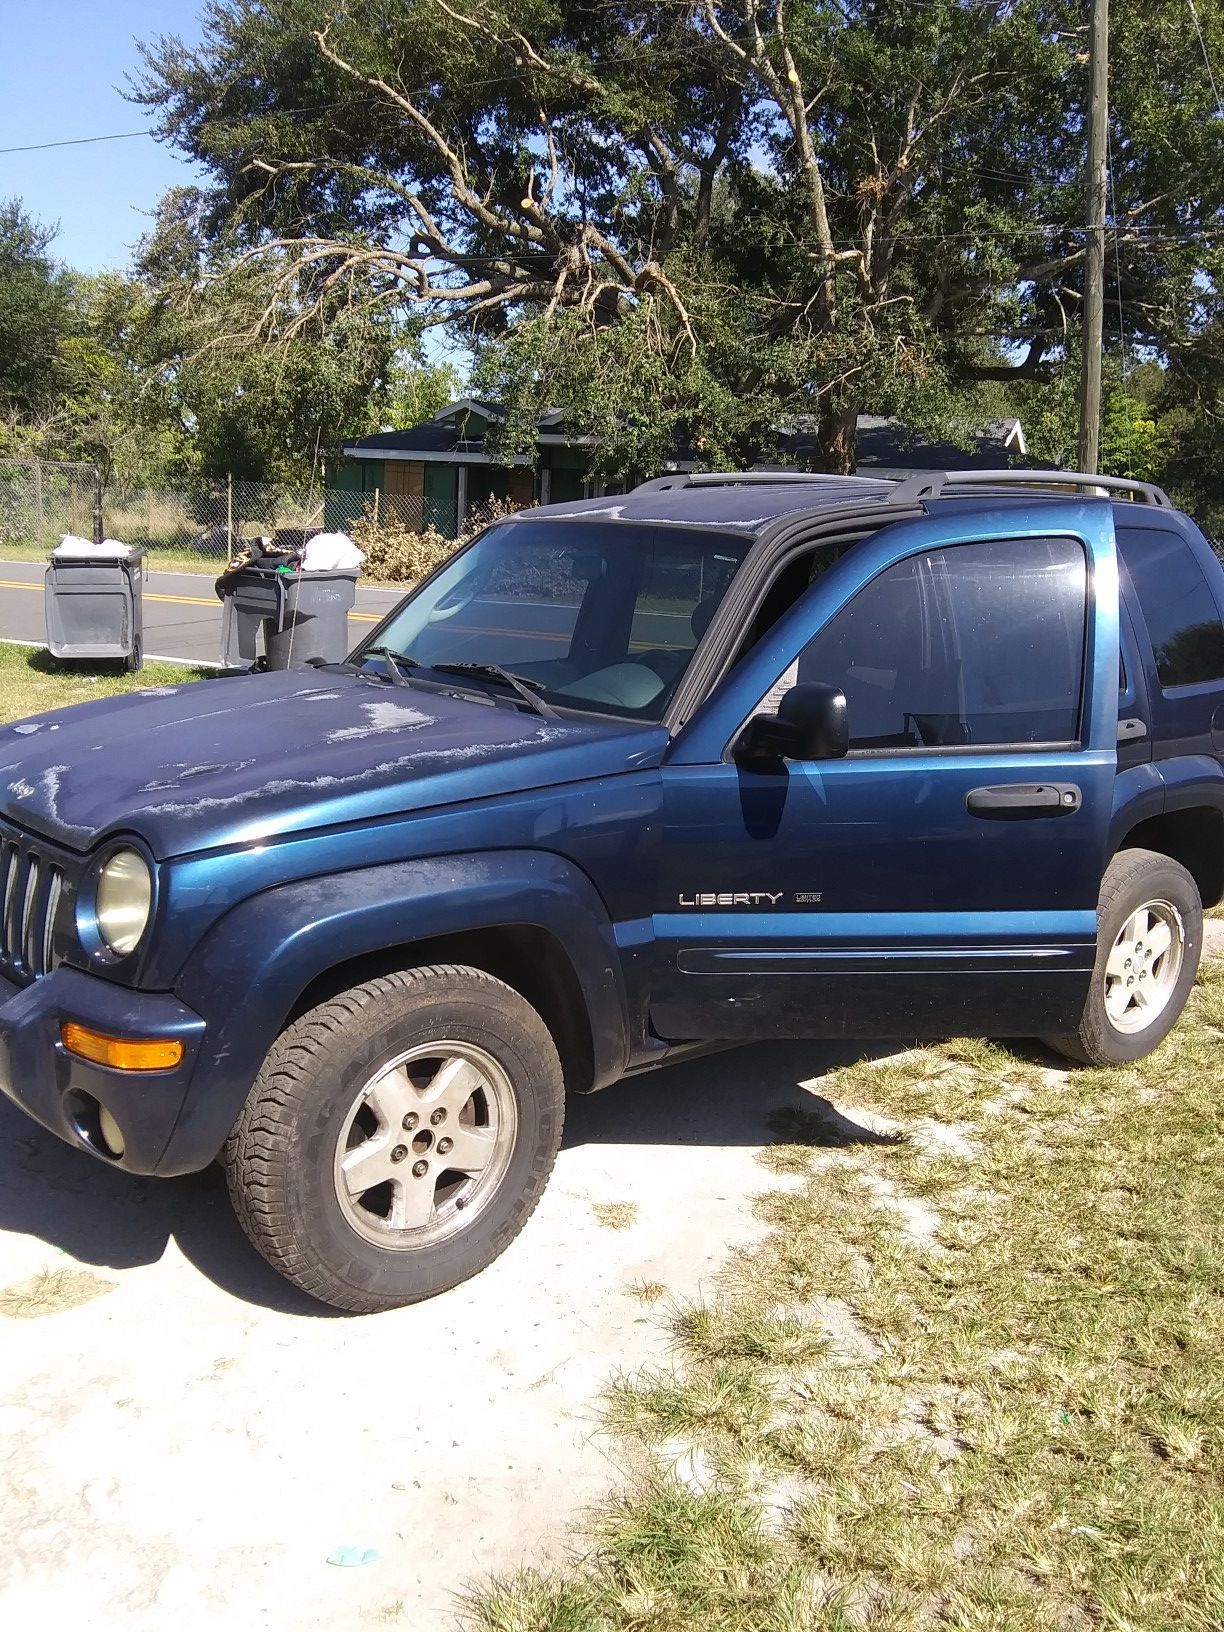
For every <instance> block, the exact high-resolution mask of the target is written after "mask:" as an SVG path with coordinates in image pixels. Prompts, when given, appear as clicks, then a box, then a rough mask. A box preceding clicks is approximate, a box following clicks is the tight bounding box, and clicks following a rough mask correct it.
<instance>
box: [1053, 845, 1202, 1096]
mask: <svg viewBox="0 0 1224 1632" xmlns="http://www.w3.org/2000/svg"><path fill="white" fill-rule="evenodd" d="M1202 948H1203V904H1202V901H1201V900H1200V898H1199V893H1198V887H1197V885H1196V884H1195V882H1194V880H1193V878H1192V877H1191V876H1190V874H1189V873H1188V872H1187V871H1186V869H1185V868H1184V867H1183V866H1182V865H1181V864H1180V863H1179V862H1176V861H1172V860H1171V859H1170V858H1169V857H1168V856H1162V855H1158V854H1157V853H1156V852H1155V851H1152V850H1122V851H1120V852H1119V853H1118V855H1116V856H1115V857H1114V859H1113V860H1112V861H1111V862H1110V864H1109V868H1108V870H1107V871H1106V874H1105V878H1104V881H1103V882H1102V884H1101V896H1100V903H1099V906H1098V908H1097V957H1096V966H1095V968H1094V970H1093V974H1092V989H1091V991H1090V992H1089V994H1088V1001H1087V1003H1086V1004H1085V1006H1084V1014H1083V1018H1082V1019H1081V1021H1080V1024H1079V1030H1078V1031H1077V1032H1075V1033H1074V1034H1073V1035H1072V1036H1067V1037H1050V1038H1047V1039H1046V1040H1047V1042H1048V1043H1049V1044H1050V1046H1051V1047H1052V1048H1055V1049H1057V1050H1058V1052H1059V1053H1060V1054H1065V1055H1066V1057H1067V1058H1068V1059H1071V1060H1076V1061H1079V1062H1080V1063H1082V1064H1087V1065H1125V1064H1127V1063H1128V1062H1129V1061H1131V1060H1141V1059H1143V1057H1144V1056H1145V1055H1147V1054H1150V1053H1151V1052H1152V1050H1153V1049H1154V1048H1156V1047H1157V1045H1158V1044H1160V1043H1162V1042H1163V1041H1164V1039H1165V1038H1166V1037H1167V1036H1168V1034H1169V1032H1170V1031H1172V1029H1173V1027H1174V1026H1175V1025H1176V1024H1177V1021H1178V1018H1179V1016H1180V1015H1181V1012H1182V1010H1183V1009H1184V1008H1185V1006H1186V999H1187V998H1188V997H1189V995H1190V989H1191V987H1192V986H1193V985H1194V977H1195V975H1196V974H1197V973H1198V966H1199V958H1200V956H1201V954H1202Z"/></svg>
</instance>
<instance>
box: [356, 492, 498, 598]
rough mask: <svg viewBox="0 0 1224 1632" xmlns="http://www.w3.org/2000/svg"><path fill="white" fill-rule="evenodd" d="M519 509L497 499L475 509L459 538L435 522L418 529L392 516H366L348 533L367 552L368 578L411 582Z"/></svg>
mask: <svg viewBox="0 0 1224 1632" xmlns="http://www.w3.org/2000/svg"><path fill="white" fill-rule="evenodd" d="M519 508H520V506H519V505H515V504H509V503H505V502H503V501H502V500H499V499H494V500H492V501H491V502H490V503H489V504H486V505H482V506H481V507H480V508H479V509H478V510H474V511H472V513H471V514H470V515H469V516H468V518H467V520H466V522H465V523H464V526H463V531H462V532H461V533H460V535H459V537H458V538H446V537H444V536H443V535H442V534H441V533H440V532H439V531H438V529H437V528H436V527H434V526H433V525H432V524H431V525H430V526H427V527H425V528H417V527H413V526H411V525H410V524H408V523H407V522H403V521H399V520H397V519H396V518H395V517H393V516H392V517H380V518H379V520H377V521H375V519H374V517H373V516H372V515H364V516H362V517H361V518H360V519H359V520H358V521H355V522H353V524H352V525H351V526H350V527H349V529H348V532H349V536H350V538H351V539H352V540H353V542H354V543H355V544H356V545H357V548H358V549H359V550H364V551H365V555H366V561H365V566H364V568H363V569H362V570H363V572H364V573H365V575H366V576H367V577H369V578H380V579H382V580H383V581H384V582H385V583H390V584H411V583H415V582H416V580H417V579H418V578H424V577H425V576H426V575H427V574H428V573H431V572H432V571H433V570H434V568H435V567H437V566H440V565H441V564H442V562H443V561H445V560H446V558H447V556H448V555H453V554H454V552H455V551H456V550H457V549H458V548H459V546H460V545H461V544H466V543H467V542H468V540H469V539H472V538H475V536H476V534H477V533H480V532H483V531H484V529H485V528H486V527H488V526H490V525H491V524H492V523H493V522H495V521H500V520H501V519H502V517H503V516H509V515H513V514H514V512H515V510H517V509H519Z"/></svg>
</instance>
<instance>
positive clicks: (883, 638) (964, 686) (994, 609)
mask: <svg viewBox="0 0 1224 1632" xmlns="http://www.w3.org/2000/svg"><path fill="white" fill-rule="evenodd" d="M1087 582H1088V578H1087V562H1086V560H1085V556H1084V551H1083V549H1082V547H1081V546H1080V545H1079V544H1078V543H1076V541H1075V540H1074V539H1067V538H1048V539H1047V538H1043V539H1002V540H991V541H988V542H983V543H980V544H962V545H957V546H955V547H952V548H948V549H942V550H935V551H931V552H930V553H929V554H926V555H921V556H912V557H910V558H908V559H907V560H904V561H899V562H897V563H896V564H895V565H894V566H892V567H889V568H887V569H886V570H885V571H884V572H882V573H881V574H880V576H879V577H878V578H875V579H873V581H872V582H871V583H870V584H868V585H867V586H866V587H865V588H864V589H862V590H860V591H859V593H858V594H857V595H856V596H855V597H854V599H853V600H852V601H851V602H850V603H849V604H848V605H847V606H845V607H844V608H843V609H842V611H841V612H839V613H838V614H837V616H836V617H835V618H833V619H832V621H831V622H830V623H828V624H827V625H826V626H825V627H824V629H822V630H821V631H820V633H819V634H818V635H817V636H816V637H815V639H813V640H812V641H811V642H810V643H809V645H808V646H807V648H806V649H805V650H804V652H803V653H802V655H801V656H800V658H799V662H798V664H797V666H796V669H795V671H794V672H793V673H792V674H790V675H788V676H786V677H784V680H785V681H786V683H789V684H793V683H794V682H795V681H796V680H803V681H806V680H824V681H827V682H829V683H830V684H832V685H835V686H838V687H839V688H840V689H841V690H842V691H844V692H845V694H846V702H847V714H848V719H849V725H850V738H851V747H852V748H857V749H859V750H871V749H877V750H878V749H888V748H941V747H970V746H1005V745H1012V744H1015V745H1020V746H1023V745H1025V744H1029V743H1038V742H1074V741H1076V740H1077V739H1078V737H1079V720H1080V698H1081V692H1082V688H1083V668H1084V634H1085V624H1086V618H1087ZM774 689H775V693H777V692H778V690H779V688H778V687H775V688H774ZM782 689H785V688H784V686H783V688H782ZM772 697H773V694H771V699H772Z"/></svg>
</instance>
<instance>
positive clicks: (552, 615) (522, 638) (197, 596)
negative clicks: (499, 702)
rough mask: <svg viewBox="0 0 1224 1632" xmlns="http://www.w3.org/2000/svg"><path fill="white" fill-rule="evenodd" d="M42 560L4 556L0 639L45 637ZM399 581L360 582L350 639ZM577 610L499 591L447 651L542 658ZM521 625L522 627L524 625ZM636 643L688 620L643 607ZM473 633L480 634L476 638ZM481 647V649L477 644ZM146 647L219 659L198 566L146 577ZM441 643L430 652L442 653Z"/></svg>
mask: <svg viewBox="0 0 1224 1632" xmlns="http://www.w3.org/2000/svg"><path fill="white" fill-rule="evenodd" d="M44 571H45V568H44V565H43V563H42V562H41V561H5V560H2V559H0V640H33V641H38V642H40V643H41V642H45V639H46V625H45V622H44V615H43V606H42V596H43V574H44ZM403 595H404V591H403V590H399V589H375V588H372V587H367V586H365V585H362V584H359V585H358V587H357V603H356V606H355V608H354V610H353V611H352V612H350V613H349V643H350V646H355V645H356V644H357V642H358V640H360V639H361V637H362V636H363V635H364V634H366V633H368V631H369V629H370V627H371V626H372V625H373V624H375V623H378V622H379V621H380V620H381V619H382V618H383V617H385V616H386V614H387V613H388V612H389V611H390V610H391V608H392V607H393V606H395V605H396V603H397V602H398V601H400V600H401V599H402V598H403ZM573 615H574V610H573V608H572V607H571V606H567V605H564V604H560V603H550V602H531V601H527V600H520V601H511V602H506V601H504V600H500V599H498V598H496V597H490V598H489V599H488V600H477V601H474V602H473V603H472V606H471V607H470V608H464V609H462V610H461V611H460V612H459V613H458V614H457V615H456V616H455V618H454V619H453V621H450V620H447V621H445V622H444V623H441V624H439V625H438V631H439V634H441V633H442V632H443V631H445V634H446V636H447V637H448V639H447V641H446V651H445V655H446V656H447V657H448V658H449V659H451V660H454V659H456V658H458V659H467V658H472V657H478V656H480V655H482V650H483V652H485V653H487V650H488V647H487V635H488V634H489V633H490V632H496V633H497V635H498V636H499V643H498V652H497V661H499V662H501V663H520V662H524V663H525V662H529V661H538V660H539V659H541V658H550V657H553V656H556V655H558V648H560V649H561V652H562V654H563V653H564V651H565V650H568V647H569V640H570V629H571V626H572V620H573ZM520 631H521V633H520ZM633 634H634V639H633V640H632V641H631V642H630V650H631V651H647V650H650V649H651V648H653V647H665V648H668V649H670V648H672V647H674V646H676V645H683V644H686V643H687V642H688V640H689V639H690V638H691V637H690V636H689V620H688V618H687V617H686V616H685V615H684V614H677V613H673V612H646V613H639V615H638V617H637V619H636V621H635V623H634V629H633ZM474 636H478V637H479V638H477V639H473V637H474ZM478 648H479V649H478ZM144 649H145V655H146V657H149V658H155V657H170V658H182V659H187V660H190V661H193V662H204V663H216V662H217V661H218V660H219V658H220V654H221V603H220V602H219V601H218V600H217V597H216V595H215V593H214V591H213V580H212V579H211V578H210V577H208V576H207V575H206V574H202V573H194V572H150V573H148V575H147V576H146V578H145V584H144ZM437 655H438V653H437V652H436V651H434V652H431V653H430V656H437Z"/></svg>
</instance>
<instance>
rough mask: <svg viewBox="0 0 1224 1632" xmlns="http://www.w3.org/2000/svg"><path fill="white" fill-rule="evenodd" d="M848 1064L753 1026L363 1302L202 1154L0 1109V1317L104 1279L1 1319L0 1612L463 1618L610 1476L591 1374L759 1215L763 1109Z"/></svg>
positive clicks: (226, 1618)
mask: <svg viewBox="0 0 1224 1632" xmlns="http://www.w3.org/2000/svg"><path fill="white" fill-rule="evenodd" d="M852 1052H853V1051H852V1050H850V1051H846V1052H843V1053H842V1054H841V1055H840V1058H841V1059H846V1058H849V1057H850V1055H851V1053H852ZM831 1063H833V1055H832V1053H831V1051H830V1049H829V1048H828V1047H827V1046H824V1045H819V1044H803V1045H799V1044H786V1045H783V1044H778V1045H768V1046H764V1045H762V1046H758V1047H755V1048H750V1049H739V1050H736V1051H735V1052H731V1053H725V1054H721V1055H717V1056H713V1057H709V1058H706V1059H704V1060H701V1061H693V1062H690V1063H688V1064H685V1065H678V1066H673V1067H671V1068H670V1069H668V1070H667V1071H663V1072H659V1073H656V1074H654V1075H651V1076H647V1077H642V1078H638V1079H636V1080H634V1081H631V1082H628V1083H624V1084H621V1085H620V1086H619V1087H616V1088H613V1089H610V1090H608V1091H607V1092H605V1093H603V1094H600V1095H597V1096H595V1097H593V1098H591V1099H586V1100H580V1101H578V1102H577V1103H576V1104H574V1105H573V1106H572V1107H571V1113H570V1118H569V1123H568V1128H567V1134H566V1141H565V1146H564V1148H563V1150H562V1152H561V1156H560V1159H559V1162H558V1166H557V1171H556V1173H555V1175H554V1178H553V1181H552V1184H551V1186H550V1188H549V1190H548V1192H547V1193H546V1195H545V1198H544V1200H543V1202H542V1203H541V1205H540V1208H539V1211H538V1212H537V1214H536V1216H535V1218H534V1219H533V1220H532V1221H531V1223H530V1224H529V1225H528V1227H527V1230H526V1232H525V1233H524V1234H523V1235H522V1236H521V1237H520V1238H519V1240H518V1241H517V1242H516V1243H515V1244H514V1245H513V1246H512V1247H511V1249H510V1250H509V1252H508V1253H507V1254H506V1255H505V1256H504V1257H503V1258H502V1259H500V1260H499V1261H498V1263H496V1264H495V1265H493V1267H492V1268H491V1269H490V1270H488V1271H486V1272H485V1274H483V1275H482V1276H480V1277H479V1278H478V1279H477V1280H475V1281H474V1282H471V1283H469V1284H468V1285H467V1286H464V1287H460V1288H459V1289H458V1290H456V1291H454V1292H452V1293H449V1294H447V1295H445V1296H443V1297H440V1298H436V1299H434V1300H433V1301H432V1302H430V1303H427V1304H421V1305H418V1306H416V1307H414V1308H411V1309H405V1310H400V1311H398V1312H396V1313H393V1314H388V1315H380V1316H376V1317H367V1318H352V1317H340V1316H332V1315H329V1314H328V1313H327V1312H326V1311H322V1310H320V1309H319V1308H318V1307H317V1306H316V1305H313V1304H309V1303H308V1302H307V1301H306V1300H305V1299H304V1298H300V1297H298V1296H297V1294H295V1293H294V1292H293V1291H292V1289H291V1288H289V1287H287V1286H286V1285H285V1284H284V1283H283V1282H281V1281H280V1280H279V1278H278V1277H277V1276H275V1275H274V1274H273V1273H272V1271H271V1270H269V1269H267V1268H266V1267H265V1266H264V1264H263V1262H262V1260H260V1259H259V1258H258V1257H257V1256H256V1255H255V1254H254V1252H253V1251H252V1250H251V1249H250V1248H249V1247H248V1246H247V1244H246V1241H245V1240H244V1238H243V1237H242V1236H241V1235H240V1233H239V1231H238V1227H237V1225H236V1223H235V1222H234V1220H233V1218H232V1216H231V1215H230V1212H229V1208H228V1203H227V1200H226V1197H225V1193H224V1186H223V1181H222V1180H221V1178H220V1175H219V1174H218V1173H217V1172H216V1170H213V1171H211V1172H209V1173H206V1174H201V1175H198V1176H196V1177H194V1178H191V1179H182V1180H174V1181H162V1182H157V1181H142V1180H133V1179H128V1178H125V1177H124V1176H123V1175H121V1174H117V1173H114V1172H111V1171H109V1170H107V1169H106V1168H104V1167H103V1166H102V1165H101V1164H99V1163H98V1162H96V1161H94V1160H93V1159H91V1158H89V1157H87V1156H84V1155H79V1154H77V1153H76V1152H74V1151H71V1150H69V1149H68V1148H67V1147H65V1146H62V1145H60V1144H59V1142H58V1141H56V1140H55V1139H53V1138H52V1137H51V1136H50V1135H47V1134H44V1133H43V1132H42V1131H41V1130H40V1129H38V1128H36V1127H35V1126H34V1125H33V1124H31V1123H28V1122H27V1121H26V1120H25V1119H24V1118H23V1117H22V1116H21V1115H20V1114H19V1113H18V1112H16V1111H15V1110H14V1109H13V1108H12V1107H11V1106H10V1105H8V1104H7V1103H5V1102H0V1311H2V1310H4V1309H5V1308H8V1309H9V1310H13V1309H17V1308H21V1307H27V1306H23V1305H22V1304H21V1303H20V1301H19V1300H18V1299H17V1298H15V1297H14V1295H13V1293H12V1290H11V1289H13V1288H18V1289H21V1288H23V1287H26V1286H27V1285H29V1283H30V1282H31V1280H32V1279H33V1278H34V1277H38V1276H40V1275H42V1274H44V1273H46V1272H51V1273H52V1274H55V1272H63V1271H68V1272H70V1273H69V1275H67V1276H65V1275H63V1274H60V1275H59V1276H58V1279H57V1281H56V1282H53V1283H51V1284H52V1285H60V1284H64V1283H65V1282H70V1283H73V1290H74V1291H75V1295H81V1294H82V1293H84V1294H88V1293H96V1292H97V1293H100V1295H97V1296H93V1297H92V1298H91V1301H88V1302H84V1303H81V1304H79V1305H78V1306H76V1307H70V1308H64V1309H58V1310H55V1311H51V1312H43V1313H33V1314H29V1313H27V1314H25V1315H18V1314H15V1313H12V1312H9V1313H4V1312H0V1537H2V1538H3V1546H2V1547H0V1626H9V1627H17V1626H26V1625H39V1626H47V1627H69V1626H71V1627H74V1628H77V1629H84V1632H93V1629H95V1628H97V1629H103V1632H110V1629H120V1628H121V1629H123V1632H144V1629H146V1628H148V1629H153V1628H156V1629H158V1632H162V1629H164V1628H165V1627H167V1626H170V1625H173V1626H174V1627H175V1628H176V1632H193V1629H195V1628H197V1627H198V1628H208V1629H210V1632H215V1628H216V1627H218V1626H221V1625H227V1626H231V1627H234V1628H241V1629H242V1632H247V1629H252V1628H260V1629H267V1632H291V1629H292V1632H303V1629H307V1628H328V1629H332V1628H334V1629H337V1632H338V1629H340V1628H344V1632H354V1629H355V1628H359V1627H365V1626H379V1625H395V1624H402V1625H405V1626H409V1625H410V1626H412V1627H413V1628H414V1629H416V1632H433V1629H435V1628H439V1629H440V1628H446V1627H452V1626H454V1625H456V1624H457V1621H456V1614H455V1593H456V1592H457V1591H458V1590H459V1589H461V1588H462V1586H463V1584H464V1582H465V1581H467V1580H469V1579H470V1578H472V1577H473V1576H478V1575H480V1574H482V1573H484V1572H488V1571H501V1570H507V1569H511V1568H513V1567H515V1566H516V1565H519V1564H521V1563H523V1562H531V1561H539V1560H541V1559H544V1558H546V1557H547V1556H548V1555H549V1550H550V1549H551V1550H552V1551H553V1552H554V1553H555V1552H556V1550H557V1548H558V1546H559V1545H560V1544H561V1543H562V1542H563V1541H564V1538H565V1532H566V1526H567V1524H568V1523H569V1521H570V1520H571V1519H572V1518H573V1517H574V1516H575V1515H576V1514H578V1513H579V1512H580V1510H581V1508H582V1506H583V1504H584V1503H585V1502H587V1501H589V1500H592V1499H593V1498H595V1497H596V1496H597V1495H599V1494H600V1493H601V1492H602V1491H603V1490H605V1489H606V1488H607V1486H608V1484H609V1483H610V1482H611V1480H612V1479H613V1477H614V1469H613V1468H612V1467H611V1466H610V1463H609V1456H608V1447H607V1446H606V1445H605V1444H604V1443H603V1442H602V1441H601V1439H600V1437H599V1435H598V1433H597V1432H596V1429H595V1421H594V1405H595V1403H596V1400H597V1397H598V1394H599V1391H600V1389H601V1388H602V1387H603V1385H604V1384H605V1383H606V1382H607V1381H608V1380H609V1378H610V1377H612V1376H613V1375H615V1374H616V1373H617V1372H618V1371H622V1370H631V1369H633V1368H635V1367H637V1366H639V1365H641V1364H642V1363H643V1362H645V1361H648V1360H651V1359H654V1358H657V1357H658V1356H659V1355H660V1354H661V1352H662V1345H661V1340H660V1335H659V1322H658V1319H657V1315H656V1314H652V1312H651V1310H650V1308H648V1307H647V1306H646V1305H644V1304H643V1302H642V1301H641V1299H640V1298H639V1297H636V1296H635V1295H634V1291H633V1288H634V1287H635V1286H636V1285H640V1284H642V1283H646V1282H660V1283H662V1284H663V1285H664V1286H665V1287H666V1288H667V1289H668V1292H669V1293H670V1294H672V1295H674V1296H678V1297H692V1296H695V1295H697V1294H698V1293H699V1292H700V1290H701V1288H702V1286H703V1284H708V1283H709V1281H710V1279H711V1277H712V1276H713V1275H714V1274H715V1273H716V1272H717V1270H718V1269H719V1267H720V1266H721V1265H722V1264H723V1263H724V1262H725V1260H726V1257H727V1255H728V1253H729V1252H730V1251H731V1249H732V1248H733V1247H734V1246H735V1245H737V1244H739V1243H742V1242H746V1241H748V1240H751V1239H753V1238H754V1237H755V1236H756V1235H757V1234H758V1233H759V1231H760V1226H759V1225H758V1224H757V1223H756V1222H755V1221H754V1219H753V1216H752V1207H751V1200H752V1197H753V1196H754V1195H755V1194H758V1193H760V1192H761V1191H762V1190H764V1189H766V1188H769V1187H771V1186H774V1187H776V1185H777V1183H778V1180H777V1178H776V1176H773V1175H769V1174H767V1173H766V1172H765V1171H764V1170H763V1169H762V1168H761V1167H760V1166H759V1164H757V1162H756V1161H755V1156H756V1153H757V1151H758V1150H759V1149H760V1146H761V1144H762V1143H764V1142H765V1141H766V1140H767V1138H768V1129H767V1125H766V1117H767V1115H768V1113H769V1112H770V1111H773V1110H776V1109H778V1108H780V1107H782V1106H785V1105H794V1104H799V1103H802V1102H803V1101H804V1099H805V1097H806V1095H807V1094H808V1093H810V1092H812V1091H813V1089H814V1088H815V1087H816V1086H817V1083H816V1081H815V1079H817V1078H818V1076H819V1073H820V1072H821V1071H822V1070H823V1069H825V1068H827V1067H828V1065H829V1064H831ZM805 1083H809V1084H811V1085H812V1086H811V1087H808V1088H804V1087H802V1086H801V1085H802V1084H805ZM622 1204H628V1208H629V1209H636V1212H635V1213H634V1214H633V1216H632V1218H631V1220H630V1221H629V1222H628V1223H627V1224H625V1225H624V1227H622V1228H611V1227H609V1225H608V1224H607V1223H606V1222H601V1219H600V1210H601V1209H603V1208H605V1207H608V1206H611V1207H613V1208H617V1207H619V1206H621V1205H622ZM606 1216H607V1215H605V1217H606ZM613 1216H614V1217H615V1218H616V1219H617V1221H618V1222H623V1216H626V1215H622V1214H621V1213H616V1214H614V1215H613ZM86 1277H88V1278H86ZM6 1289H8V1291H7V1292H6ZM34 1301H35V1303H37V1298H35V1300H34ZM341 1547H351V1548H354V1549H357V1550H358V1552H359V1553H361V1552H364V1551H366V1550H370V1549H372V1550H374V1551H376V1552H377V1553H378V1555H379V1556H378V1558H377V1560H375V1561H373V1562H370V1563H367V1564H365V1565H361V1566H358V1567H352V1568H346V1567H336V1566H331V1565H329V1564H328V1562H327V1560H328V1558H329V1556H330V1555H332V1554H333V1553H334V1552H335V1551H336V1549H338V1548H341Z"/></svg>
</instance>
